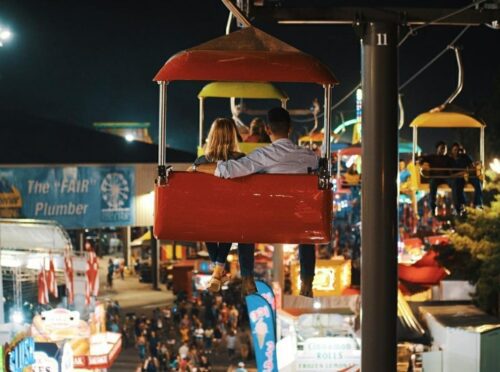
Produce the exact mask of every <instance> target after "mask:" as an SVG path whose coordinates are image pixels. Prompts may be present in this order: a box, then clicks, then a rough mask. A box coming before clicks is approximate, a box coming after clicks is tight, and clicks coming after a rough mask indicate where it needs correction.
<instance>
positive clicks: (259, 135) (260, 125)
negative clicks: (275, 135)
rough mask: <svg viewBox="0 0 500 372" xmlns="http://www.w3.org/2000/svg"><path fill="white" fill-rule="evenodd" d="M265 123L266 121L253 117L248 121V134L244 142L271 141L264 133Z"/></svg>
mask: <svg viewBox="0 0 500 372" xmlns="http://www.w3.org/2000/svg"><path fill="white" fill-rule="evenodd" d="M265 125H266V123H265V122H264V120H262V119H261V118H254V119H253V120H252V121H251V122H250V135H249V136H248V137H247V138H246V139H245V142H252V143H262V142H271V139H270V138H269V136H268V135H267V133H266V129H265Z"/></svg>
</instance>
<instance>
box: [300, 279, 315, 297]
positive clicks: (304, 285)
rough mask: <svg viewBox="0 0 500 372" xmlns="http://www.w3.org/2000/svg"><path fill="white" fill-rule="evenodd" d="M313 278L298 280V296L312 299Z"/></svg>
mask: <svg viewBox="0 0 500 372" xmlns="http://www.w3.org/2000/svg"><path fill="white" fill-rule="evenodd" d="M313 280H314V277H306V278H300V295H301V296H305V297H311V298H313V297H314V295H313Z"/></svg>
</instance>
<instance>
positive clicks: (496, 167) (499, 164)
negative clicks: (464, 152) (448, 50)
mask: <svg viewBox="0 0 500 372" xmlns="http://www.w3.org/2000/svg"><path fill="white" fill-rule="evenodd" d="M490 168H491V170H492V171H493V172H495V173H496V174H500V160H498V159H497V158H495V159H493V161H492V162H491V163H490Z"/></svg>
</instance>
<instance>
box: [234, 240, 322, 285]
mask: <svg viewBox="0 0 500 372" xmlns="http://www.w3.org/2000/svg"><path fill="white" fill-rule="evenodd" d="M254 253H255V244H248V243H239V244H238V259H239V261H240V273H241V276H242V277H243V276H252V277H253V273H254ZM299 260H300V277H301V278H307V277H313V276H314V270H315V268H316V250H315V247H314V244H299Z"/></svg>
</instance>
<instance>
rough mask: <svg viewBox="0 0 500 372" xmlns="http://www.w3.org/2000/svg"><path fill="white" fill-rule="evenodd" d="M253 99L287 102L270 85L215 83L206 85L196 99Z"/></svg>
mask: <svg viewBox="0 0 500 372" xmlns="http://www.w3.org/2000/svg"><path fill="white" fill-rule="evenodd" d="M207 97H218V98H230V97H235V98H255V99H259V98H260V99H279V100H288V96H287V94H286V93H285V92H283V91H282V90H281V89H279V88H277V87H276V86H274V85H273V84H270V83H246V82H215V83H210V84H207V85H205V86H204V87H203V89H202V90H201V91H200V93H198V98H207Z"/></svg>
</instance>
